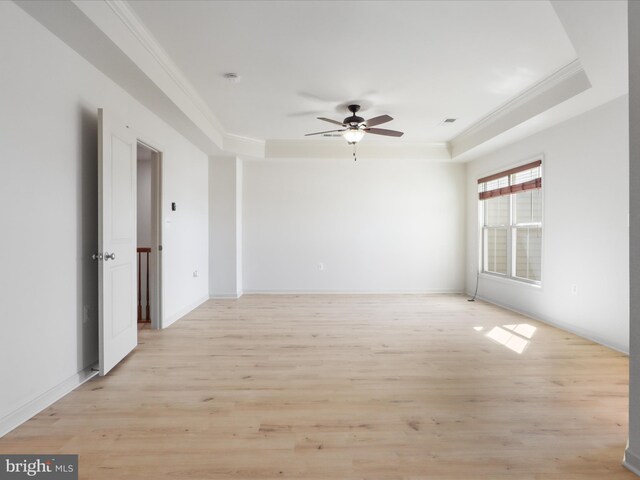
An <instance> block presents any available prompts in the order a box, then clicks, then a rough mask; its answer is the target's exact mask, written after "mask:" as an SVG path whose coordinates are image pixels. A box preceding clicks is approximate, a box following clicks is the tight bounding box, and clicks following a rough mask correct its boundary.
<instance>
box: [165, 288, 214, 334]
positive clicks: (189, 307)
mask: <svg viewBox="0 0 640 480" xmlns="http://www.w3.org/2000/svg"><path fill="white" fill-rule="evenodd" d="M207 300H209V295H205V296H203V297H200V298H199V299H198V300H196V301H195V302H193V303H192V304H190V305H187V306H186V307H184V308H182V309H180V310H178V311H177V312H176V313H174V314H173V315H171V316H169V317H167V318H165V319H164V320H163V321H162V326H161V327H160V328H163V329H164V328H167V327H169V326H171V325H173V324H174V323H175V322H177V321H178V320H180V319H181V318H182V317H184V316H185V315H186V314H188V313H189V312H192V311H193V310H195V309H196V308H198V307H199V306H200V305H202V304H203V303H204V302H206V301H207Z"/></svg>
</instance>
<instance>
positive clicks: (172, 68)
mask: <svg viewBox="0 0 640 480" xmlns="http://www.w3.org/2000/svg"><path fill="white" fill-rule="evenodd" d="M72 2H73V4H74V5H75V6H76V7H77V8H78V9H79V10H80V11H82V12H83V13H84V14H85V15H86V16H87V18H89V20H90V21H91V22H93V23H94V24H95V25H96V27H97V28H98V29H100V30H101V31H102V32H103V33H104V34H105V35H106V36H107V37H108V38H109V39H110V40H111V41H112V42H113V43H114V44H115V45H116V46H117V47H118V48H119V49H120V50H121V51H122V53H123V54H124V55H125V56H126V57H128V58H129V59H130V60H131V61H132V62H133V63H134V64H135V65H136V66H137V67H138V68H139V69H140V70H141V71H142V72H143V73H144V74H145V75H146V76H147V78H148V79H149V80H150V81H151V82H153V83H154V84H155V85H156V86H157V87H158V88H159V89H160V90H161V91H162V92H163V94H164V95H166V97H167V98H168V99H169V100H170V101H171V102H173V103H174V104H175V105H176V107H177V108H178V109H179V110H180V111H182V113H183V114H184V115H185V116H186V117H187V118H188V119H189V120H190V121H191V122H192V123H193V124H194V125H195V127H197V128H198V129H199V130H200V131H201V132H202V133H203V134H204V135H205V136H206V137H207V138H208V139H209V140H210V142H211V143H212V145H215V147H217V149H219V150H220V151H223V152H224V151H227V152H228V153H231V154H238V155H247V156H264V141H262V140H258V139H254V138H248V137H241V136H239V135H234V134H231V133H229V132H227V131H226V130H225V129H224V126H223V125H222V123H221V122H220V121H219V120H218V118H217V117H216V116H215V114H214V113H213V112H212V111H211V109H210V108H209V106H208V105H207V103H206V102H205V101H204V100H203V98H202V97H201V96H200V95H199V94H198V92H197V91H196V89H195V87H193V85H192V84H191V83H190V82H189V80H188V79H187V78H186V76H185V75H184V74H183V73H182V72H181V70H180V68H179V67H178V66H177V65H176V64H175V63H174V62H173V60H172V59H171V57H170V56H169V55H168V54H167V52H166V51H165V50H164V48H163V47H162V46H161V45H160V43H159V42H158V41H157V40H156V38H155V37H154V36H153V34H152V33H151V32H150V31H149V30H148V29H147V27H146V26H145V25H144V23H143V22H142V21H141V20H140V19H139V18H138V16H137V15H136V13H135V12H134V10H133V9H132V8H131V6H130V4H129V3H128V2H127V1H125V0H102V1H97V2H86V1H82V0H72ZM206 153H208V154H219V153H220V152H212V151H209V152H206Z"/></svg>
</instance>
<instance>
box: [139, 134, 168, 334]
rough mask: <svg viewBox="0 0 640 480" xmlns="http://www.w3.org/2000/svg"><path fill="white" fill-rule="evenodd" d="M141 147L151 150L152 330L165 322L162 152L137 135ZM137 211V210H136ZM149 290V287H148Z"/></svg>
mask: <svg viewBox="0 0 640 480" xmlns="http://www.w3.org/2000/svg"><path fill="white" fill-rule="evenodd" d="M137 142H138V144H139V145H142V146H143V147H145V148H147V149H149V150H151V235H152V238H153V243H154V245H152V249H151V255H150V258H149V259H150V261H152V262H153V265H155V269H154V271H153V275H150V278H149V284H150V286H151V291H152V292H153V295H152V297H153V300H152V311H154V312H155V315H153V317H152V318H151V328H153V329H156V330H160V329H162V328H164V324H163V323H164V322H163V315H162V312H163V304H164V301H163V298H164V296H163V288H162V218H163V217H162V166H163V154H162V151H161V150H159V149H158V148H157V147H154V146H153V145H152V144H150V143H149V142H147V141H146V140H143V139H141V137H140V135H137ZM136 210H137V209H136ZM147 288H149V286H147Z"/></svg>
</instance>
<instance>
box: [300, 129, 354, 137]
mask: <svg viewBox="0 0 640 480" xmlns="http://www.w3.org/2000/svg"><path fill="white" fill-rule="evenodd" d="M333 132H344V130H327V131H326V132H315V133H307V134H305V137H308V136H309V135H324V134H325V133H333Z"/></svg>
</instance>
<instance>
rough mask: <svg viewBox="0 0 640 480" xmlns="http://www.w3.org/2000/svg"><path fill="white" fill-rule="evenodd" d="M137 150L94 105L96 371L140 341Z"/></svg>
mask: <svg viewBox="0 0 640 480" xmlns="http://www.w3.org/2000/svg"><path fill="white" fill-rule="evenodd" d="M136 155H137V153H136V137H135V135H133V134H132V133H131V131H130V130H129V129H128V128H127V126H126V125H124V124H122V123H120V122H118V121H117V120H116V119H114V118H113V117H112V116H111V115H109V114H108V112H105V111H104V110H103V109H101V108H100V109H98V252H99V254H98V260H99V261H98V265H99V267H98V288H99V302H100V303H99V304H100V306H99V309H100V311H99V319H100V320H99V325H100V326H99V334H98V336H99V351H100V354H99V358H100V375H106V373H107V372H108V371H109V370H111V369H112V368H113V367H114V366H115V365H116V364H117V363H118V362H119V361H120V360H122V359H123V358H124V357H125V356H126V355H127V354H128V353H129V352H131V350H133V349H134V348H135V347H136V345H137V344H138V325H137V316H136V302H137V293H136V288H137V286H136V234H137V223H136Z"/></svg>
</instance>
